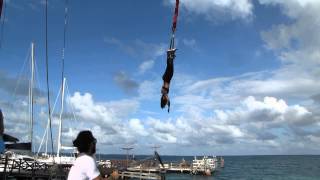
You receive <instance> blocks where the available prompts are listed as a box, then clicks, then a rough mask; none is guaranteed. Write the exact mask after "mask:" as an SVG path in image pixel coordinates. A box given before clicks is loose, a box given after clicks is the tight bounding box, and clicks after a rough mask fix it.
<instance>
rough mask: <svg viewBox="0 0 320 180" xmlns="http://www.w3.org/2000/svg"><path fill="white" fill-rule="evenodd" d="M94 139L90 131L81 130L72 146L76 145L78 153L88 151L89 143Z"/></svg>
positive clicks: (93, 141)
mask: <svg viewBox="0 0 320 180" xmlns="http://www.w3.org/2000/svg"><path fill="white" fill-rule="evenodd" d="M96 141H97V140H96V138H94V137H93V135H92V133H91V131H81V132H79V134H78V136H77V138H76V139H75V140H74V141H73V146H75V147H77V149H78V151H79V153H83V152H88V151H89V149H90V145H91V143H95V142H96Z"/></svg>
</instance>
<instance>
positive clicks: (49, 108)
mask: <svg viewBox="0 0 320 180" xmlns="http://www.w3.org/2000/svg"><path fill="white" fill-rule="evenodd" d="M45 14H46V72H47V73H46V79H47V99H48V113H49V125H50V137H51V153H52V154H53V153H54V151H53V138H52V120H51V107H50V87H49V60H48V0H46V9H45ZM53 161H54V158H53Z"/></svg>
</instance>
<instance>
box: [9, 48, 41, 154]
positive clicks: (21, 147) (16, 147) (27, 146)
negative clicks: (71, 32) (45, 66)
mask: <svg viewBox="0 0 320 180" xmlns="http://www.w3.org/2000/svg"><path fill="white" fill-rule="evenodd" d="M34 74H35V58H34V43H31V78H30V84H29V123H30V130H29V132H30V142H22V143H9V144H6V149H7V150H12V151H25V152H23V154H31V153H32V144H33V124H34V123H33V119H34V80H35V76H34Z"/></svg>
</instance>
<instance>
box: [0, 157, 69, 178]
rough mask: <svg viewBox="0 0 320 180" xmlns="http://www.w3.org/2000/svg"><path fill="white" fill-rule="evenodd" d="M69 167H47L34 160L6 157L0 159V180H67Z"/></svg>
mask: <svg viewBox="0 0 320 180" xmlns="http://www.w3.org/2000/svg"><path fill="white" fill-rule="evenodd" d="M69 169H70V166H69V165H48V164H46V163H41V162H38V161H36V160H34V159H29V158H26V159H14V158H9V157H8V156H4V157H1V159H0V179H3V180H6V179H9V178H16V179H32V180H33V179H41V180H51V179H62V180H63V179H67V174H68V171H69Z"/></svg>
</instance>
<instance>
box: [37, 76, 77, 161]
mask: <svg viewBox="0 0 320 180" xmlns="http://www.w3.org/2000/svg"><path fill="white" fill-rule="evenodd" d="M66 83H67V81H66V78H63V84H62V87H61V88H60V91H59V93H58V96H57V98H58V97H59V95H60V92H61V110H60V115H59V116H60V117H59V130H58V144H57V154H56V155H49V154H48V153H47V149H48V148H47V142H48V132H49V131H48V130H49V119H48V124H47V128H46V130H45V132H44V135H43V137H42V140H41V143H40V146H39V149H38V152H37V156H38V161H40V162H45V163H48V164H52V163H55V164H73V162H74V161H75V159H76V158H75V156H74V153H72V155H71V156H67V155H65V154H64V155H62V154H61V150H73V152H75V148H74V147H69V146H64V145H62V142H61V136H62V117H63V111H64V97H65V87H66ZM55 104H56V103H55ZM54 108H55V105H54V107H53V110H54ZM45 138H46V147H45V152H44V153H42V154H40V150H41V148H42V145H43V142H44V139H45Z"/></svg>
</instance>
